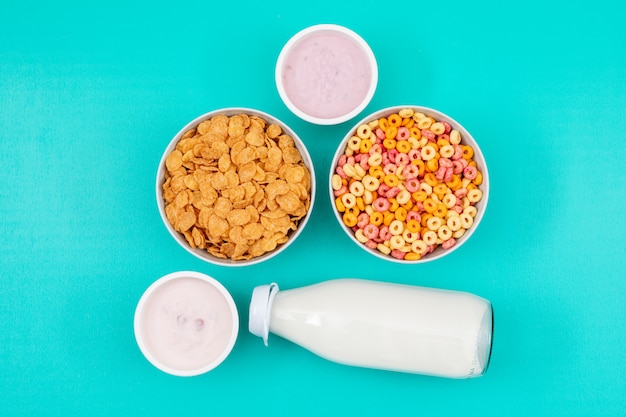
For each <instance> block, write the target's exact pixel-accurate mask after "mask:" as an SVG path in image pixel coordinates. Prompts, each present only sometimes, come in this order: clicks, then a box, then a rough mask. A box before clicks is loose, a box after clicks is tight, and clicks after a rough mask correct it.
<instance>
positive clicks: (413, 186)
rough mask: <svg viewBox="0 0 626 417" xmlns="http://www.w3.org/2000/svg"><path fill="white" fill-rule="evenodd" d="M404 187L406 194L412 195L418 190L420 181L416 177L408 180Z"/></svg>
mask: <svg viewBox="0 0 626 417" xmlns="http://www.w3.org/2000/svg"><path fill="white" fill-rule="evenodd" d="M404 186H405V187H406V190H407V191H408V192H410V193H414V192H416V191H417V190H419V189H420V180H418V179H417V178H416V177H412V178H408V179H407V180H406V181H405V183H404Z"/></svg>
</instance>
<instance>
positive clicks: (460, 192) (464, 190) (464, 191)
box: [454, 188, 467, 200]
mask: <svg viewBox="0 0 626 417" xmlns="http://www.w3.org/2000/svg"><path fill="white" fill-rule="evenodd" d="M466 195H467V188H459V189H458V190H456V191H455V192H454V196H455V197H456V198H457V199H459V200H462V199H463V197H465V196H466Z"/></svg>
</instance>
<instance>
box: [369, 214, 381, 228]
mask: <svg viewBox="0 0 626 417" xmlns="http://www.w3.org/2000/svg"><path fill="white" fill-rule="evenodd" d="M370 223H372V224H373V225H374V226H380V225H381V224H383V213H381V212H379V211H375V212H374V213H372V214H370Z"/></svg>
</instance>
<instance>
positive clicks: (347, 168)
mask: <svg viewBox="0 0 626 417" xmlns="http://www.w3.org/2000/svg"><path fill="white" fill-rule="evenodd" d="M342 168H343V172H344V173H345V174H346V175H347V176H348V177H354V176H355V175H356V169H354V165H353V164H344V165H343V167H342Z"/></svg>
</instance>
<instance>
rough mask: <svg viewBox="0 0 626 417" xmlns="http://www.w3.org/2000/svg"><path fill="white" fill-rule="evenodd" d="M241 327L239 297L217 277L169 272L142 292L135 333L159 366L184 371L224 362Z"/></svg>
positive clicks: (188, 372)
mask: <svg viewBox="0 0 626 417" xmlns="http://www.w3.org/2000/svg"><path fill="white" fill-rule="evenodd" d="M237 332H238V317H237V311H236V308H235V305H234V301H233V300H232V298H231V297H230V295H229V294H228V293H227V292H226V290H225V289H224V288H223V287H222V286H221V284H219V283H218V282H217V281H215V280H213V279H212V278H210V277H208V276H205V275H202V274H198V273H194V272H190V271H187V272H180V273H174V274H170V275H169V276H166V277H163V278H161V279H160V280H158V281H157V282H155V283H154V284H153V285H152V286H151V287H150V288H148V290H146V292H145V293H144V295H143V297H142V298H141V300H140V302H139V304H138V307H137V311H136V315H135V334H136V337H137V342H138V344H139V347H140V349H141V351H142V352H143V353H144V355H145V356H146V358H147V359H148V360H149V361H150V362H151V363H152V364H153V365H155V366H156V367H158V368H160V369H161V370H163V371H165V372H168V373H170V374H174V375H179V376H190V375H197V374H200V373H203V372H206V371H209V370H211V369H212V368H214V367H215V366H217V365H219V363H221V362H222V361H223V360H224V359H225V358H226V356H227V355H228V354H229V353H230V351H231V349H232V347H233V345H234V342H235V339H236V336H237Z"/></svg>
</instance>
